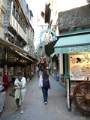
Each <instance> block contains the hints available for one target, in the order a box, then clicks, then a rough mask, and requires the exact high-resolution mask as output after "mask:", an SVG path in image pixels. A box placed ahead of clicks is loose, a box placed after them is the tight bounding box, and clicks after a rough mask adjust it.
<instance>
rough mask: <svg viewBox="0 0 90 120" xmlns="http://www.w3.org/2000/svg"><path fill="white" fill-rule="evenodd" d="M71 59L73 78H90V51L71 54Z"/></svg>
mask: <svg viewBox="0 0 90 120" xmlns="http://www.w3.org/2000/svg"><path fill="white" fill-rule="evenodd" d="M69 61H70V79H71V80H87V77H89V79H90V53H79V54H71V55H69Z"/></svg>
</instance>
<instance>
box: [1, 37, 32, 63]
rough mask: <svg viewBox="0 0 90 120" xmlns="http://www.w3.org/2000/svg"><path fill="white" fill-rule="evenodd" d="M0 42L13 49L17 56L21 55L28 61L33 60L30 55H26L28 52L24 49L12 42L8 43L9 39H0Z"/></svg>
mask: <svg viewBox="0 0 90 120" xmlns="http://www.w3.org/2000/svg"><path fill="white" fill-rule="evenodd" d="M0 44H1V45H3V46H5V47H7V48H10V49H11V50H12V51H14V52H15V53H17V54H18V55H19V56H21V57H22V58H25V59H27V60H29V61H30V62H33V61H34V60H33V59H32V57H31V56H29V55H28V53H27V52H26V51H24V50H23V49H22V48H20V47H18V46H16V45H14V44H13V43H10V42H9V41H6V40H3V39H0Z"/></svg>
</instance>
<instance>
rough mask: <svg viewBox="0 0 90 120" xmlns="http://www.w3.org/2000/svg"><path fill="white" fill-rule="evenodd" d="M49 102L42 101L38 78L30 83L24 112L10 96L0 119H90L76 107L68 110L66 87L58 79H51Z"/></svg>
mask: <svg viewBox="0 0 90 120" xmlns="http://www.w3.org/2000/svg"><path fill="white" fill-rule="evenodd" d="M50 82H51V89H50V90H49V99H48V104H47V105H44V104H43V102H42V92H41V89H40V88H39V87H38V78H37V77H34V79H33V80H32V81H31V82H30V83H29V84H28V87H27V94H26V97H25V102H24V113H23V114H20V112H16V111H15V107H16V106H15V102H14V98H13V97H9V98H8V101H7V102H8V103H7V106H6V108H5V111H4V113H3V115H2V116H1V118H0V120H72V119H73V120H90V118H86V117H85V116H82V115H81V114H80V113H79V112H78V111H76V110H75V109H74V108H73V109H72V111H71V112H68V110H67V107H66V97H65V89H64V88H63V86H61V85H60V84H59V83H58V82H57V81H55V80H53V79H51V80H50Z"/></svg>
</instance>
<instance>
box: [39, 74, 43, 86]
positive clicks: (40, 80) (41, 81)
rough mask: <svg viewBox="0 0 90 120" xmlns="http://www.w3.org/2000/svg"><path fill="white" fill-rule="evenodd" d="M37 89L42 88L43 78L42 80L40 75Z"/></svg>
mask: <svg viewBox="0 0 90 120" xmlns="http://www.w3.org/2000/svg"><path fill="white" fill-rule="evenodd" d="M39 87H40V88H41V87H43V78H42V75H40V77H39Z"/></svg>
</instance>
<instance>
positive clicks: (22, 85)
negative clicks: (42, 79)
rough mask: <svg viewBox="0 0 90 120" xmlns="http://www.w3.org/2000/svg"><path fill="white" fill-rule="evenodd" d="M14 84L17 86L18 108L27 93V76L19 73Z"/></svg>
mask: <svg viewBox="0 0 90 120" xmlns="http://www.w3.org/2000/svg"><path fill="white" fill-rule="evenodd" d="M14 86H15V101H16V105H17V109H18V108H21V107H22V103H23V101H24V97H25V93H26V78H25V77H23V76H22V73H21V72H19V73H18V74H17V78H16V79H15V82H14ZM21 113H23V110H21Z"/></svg>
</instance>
